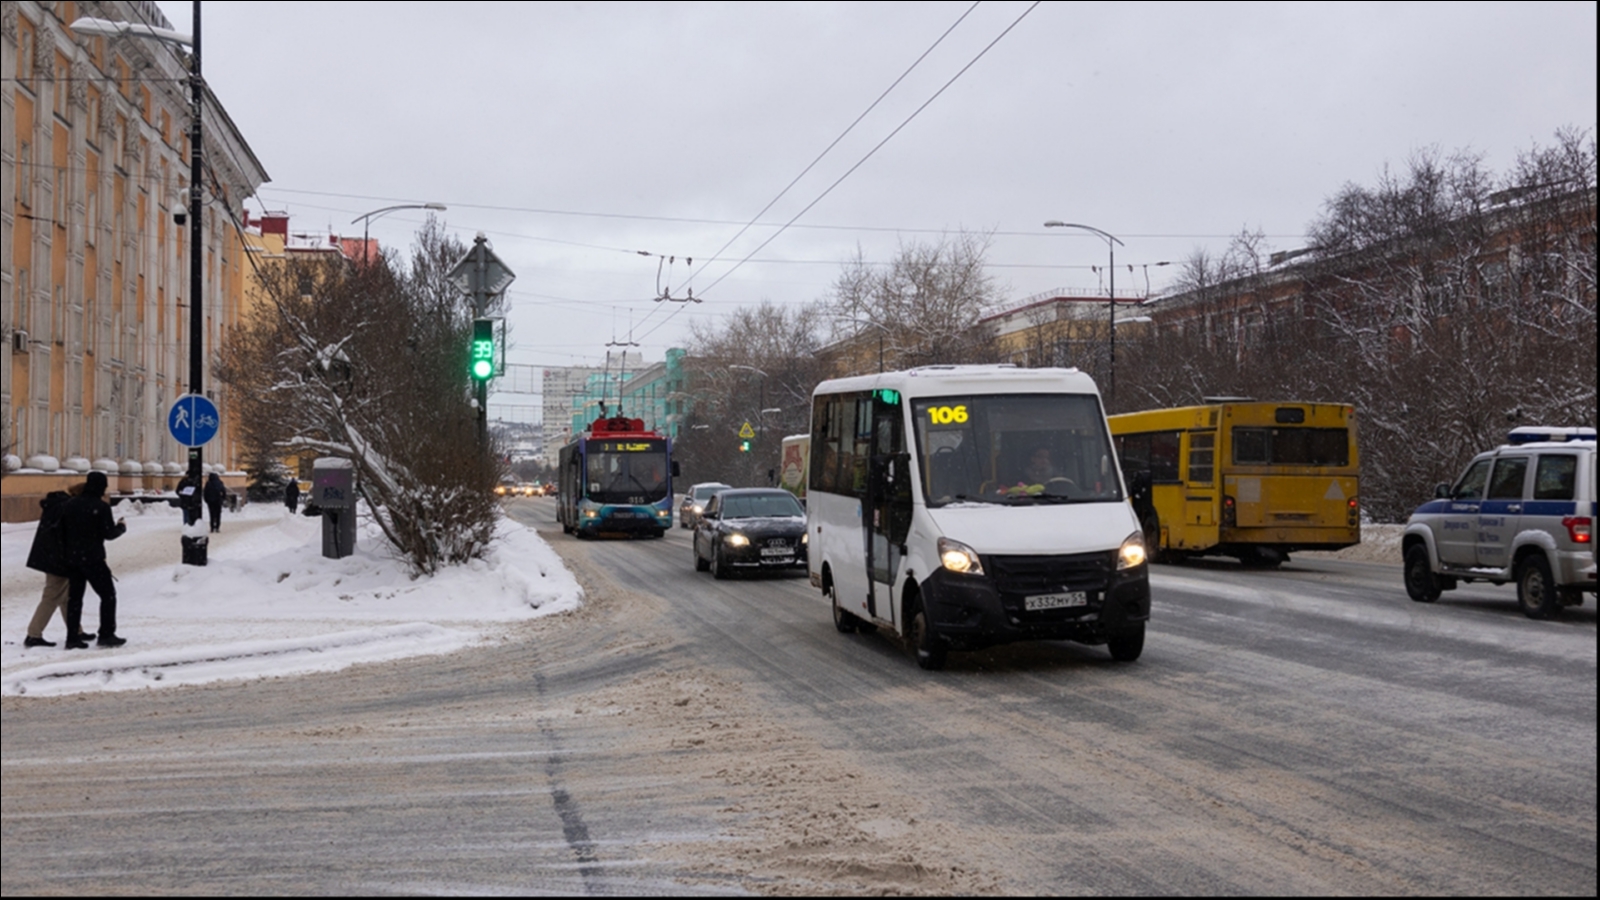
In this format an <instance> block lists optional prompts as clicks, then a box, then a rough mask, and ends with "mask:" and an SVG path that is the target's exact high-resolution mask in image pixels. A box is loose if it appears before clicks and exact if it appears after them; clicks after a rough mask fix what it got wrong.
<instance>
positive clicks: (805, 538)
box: [800, 531, 811, 547]
mask: <svg viewBox="0 0 1600 900" xmlns="http://www.w3.org/2000/svg"><path fill="white" fill-rule="evenodd" d="M809 543H811V535H810V534H808V533H806V532H803V531H802V532H801V533H800V546H802V547H804V546H805V545H807V544H809Z"/></svg>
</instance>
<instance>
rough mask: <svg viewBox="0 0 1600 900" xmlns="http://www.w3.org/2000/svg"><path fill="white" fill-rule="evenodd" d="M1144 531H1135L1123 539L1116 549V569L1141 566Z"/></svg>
mask: <svg viewBox="0 0 1600 900" xmlns="http://www.w3.org/2000/svg"><path fill="white" fill-rule="evenodd" d="M1145 558H1146V557H1145V549H1144V533H1143V532H1139V531H1135V532H1134V533H1133V534H1130V535H1128V537H1127V538H1126V539H1125V540H1123V542H1122V546H1121V547H1120V548H1118V549H1117V571H1119V572H1120V571H1122V570H1123V569H1131V568H1133V567H1134V566H1142V565H1144V561H1145Z"/></svg>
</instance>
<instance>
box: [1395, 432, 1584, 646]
mask: <svg viewBox="0 0 1600 900" xmlns="http://www.w3.org/2000/svg"><path fill="white" fill-rule="evenodd" d="M1507 439H1508V442H1507V443H1506V444H1504V445H1502V446H1501V447H1499V448H1497V449H1494V450H1489V451H1485V452H1483V453H1480V454H1478V455H1477V456H1476V457H1474V458H1473V460H1472V462H1471V464H1469V465H1468V466H1467V470H1466V471H1465V472H1463V473H1462V474H1461V477H1460V478H1457V479H1456V482H1455V484H1453V485H1445V484H1441V485H1439V486H1438V488H1437V489H1436V490H1435V491H1434V498H1435V499H1433V500H1432V501H1430V502H1428V503H1425V504H1423V505H1422V506H1421V507H1419V508H1418V509H1417V511H1416V512H1414V513H1412V514H1411V520H1410V521H1409V522H1407V523H1406V530H1405V533H1404V534H1403V535H1402V537H1401V553H1402V556H1403V559H1404V561H1405V585H1406V593H1407V594H1409V595H1410V596H1411V599H1413V600H1416V601H1417V602H1419V603H1432V602H1433V601H1435V600H1437V599H1439V594H1440V593H1441V592H1442V591H1448V590H1453V589H1454V588H1455V586H1456V584H1457V583H1458V582H1462V581H1488V582H1490V583H1492V584H1506V583H1514V584H1516V586H1517V601H1518V603H1519V604H1520V605H1521V606H1522V611H1523V613H1525V614H1526V615H1527V616H1528V617H1529V618H1533V619H1548V618H1550V617H1551V616H1554V615H1556V614H1558V613H1559V612H1560V611H1561V609H1562V608H1563V607H1568V606H1581V605H1582V604H1583V595H1584V594H1585V593H1589V594H1592V593H1594V592H1595V570H1596V558H1595V543H1594V520H1595V446H1596V445H1595V432H1594V429H1592V428H1535V427H1527V426H1524V427H1521V428H1516V429H1514V430H1512V432H1511V433H1510V435H1508V436H1507Z"/></svg>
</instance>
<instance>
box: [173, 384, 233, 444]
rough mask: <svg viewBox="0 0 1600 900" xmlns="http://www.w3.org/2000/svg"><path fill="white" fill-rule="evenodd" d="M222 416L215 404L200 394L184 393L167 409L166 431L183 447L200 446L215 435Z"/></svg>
mask: <svg viewBox="0 0 1600 900" xmlns="http://www.w3.org/2000/svg"><path fill="white" fill-rule="evenodd" d="M221 425H222V416H221V414H219V413H218V412H217V405H216V404H215V403H212V402H211V401H210V400H208V399H206V398H205V397H204V396H202V395H200V394H184V395H183V396H182V397H179V398H178V399H176V400H174V401H172V408H171V409H169V410H167V431H169V432H171V433H172V439H173V440H175V441H177V442H178V443H180V444H182V445H184V446H185V447H200V446H203V445H204V444H206V443H207V442H209V441H210V440H211V439H212V438H214V437H216V436H217V429H218V428H219V427H221Z"/></svg>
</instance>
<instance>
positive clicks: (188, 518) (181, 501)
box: [178, 472, 205, 527]
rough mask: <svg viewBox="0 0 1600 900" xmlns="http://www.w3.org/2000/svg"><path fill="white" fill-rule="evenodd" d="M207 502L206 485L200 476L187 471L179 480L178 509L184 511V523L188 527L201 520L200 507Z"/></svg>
mask: <svg viewBox="0 0 1600 900" xmlns="http://www.w3.org/2000/svg"><path fill="white" fill-rule="evenodd" d="M204 503H205V498H204V486H203V485H202V484H201V483H200V476H199V475H196V474H194V473H193V472H188V473H185V474H184V476H183V477H182V478H181V479H179V480H178V509H180V510H182V511H183V524H184V525H185V526H186V527H187V526H189V525H193V524H194V523H196V522H198V521H200V507H201V506H202V505H203V504H204Z"/></svg>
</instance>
